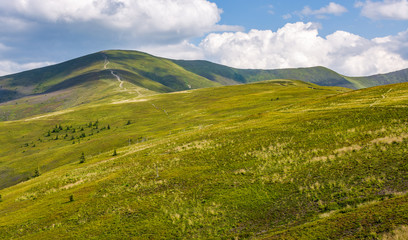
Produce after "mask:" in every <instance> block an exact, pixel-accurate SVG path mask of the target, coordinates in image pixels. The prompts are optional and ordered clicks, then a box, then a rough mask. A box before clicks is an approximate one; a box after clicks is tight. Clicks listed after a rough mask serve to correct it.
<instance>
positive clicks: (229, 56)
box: [200, 22, 408, 76]
mask: <svg viewBox="0 0 408 240" xmlns="http://www.w3.org/2000/svg"><path fill="white" fill-rule="evenodd" d="M407 42H408V31H406V32H402V33H400V34H398V35H397V36H388V37H385V38H381V39H380V38H375V39H365V38H363V37H361V36H358V35H355V34H352V33H348V32H344V31H336V32H334V33H333V34H330V35H328V36H326V37H325V38H323V37H321V36H319V32H318V27H316V25H315V24H313V23H303V22H298V23H293V24H291V23H288V24H286V25H285V26H284V27H282V28H280V29H278V30H277V31H276V32H273V31H271V30H262V31H261V30H251V31H249V32H248V33H244V32H236V33H219V34H218V33H212V34H209V35H208V36H207V37H206V38H205V39H204V40H203V41H202V42H201V44H200V48H201V49H202V51H203V52H204V54H205V57H206V58H207V59H210V60H212V61H215V62H218V63H221V64H225V65H229V66H233V67H238V68H263V69H273V68H290V67H311V66H325V67H329V68H331V69H333V70H335V71H338V72H339V73H342V74H347V75H351V76H358V75H369V74H376V73H385V72H391V71H395V70H400V69H402V68H408V56H407V55H408V53H407V50H406V49H407ZM404 51H405V54H404Z"/></svg>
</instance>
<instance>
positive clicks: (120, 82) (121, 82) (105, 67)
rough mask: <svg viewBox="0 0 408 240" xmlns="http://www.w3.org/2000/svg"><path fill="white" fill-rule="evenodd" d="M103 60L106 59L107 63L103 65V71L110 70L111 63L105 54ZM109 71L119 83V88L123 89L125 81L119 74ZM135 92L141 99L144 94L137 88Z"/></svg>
mask: <svg viewBox="0 0 408 240" xmlns="http://www.w3.org/2000/svg"><path fill="white" fill-rule="evenodd" d="M103 58H104V59H105V62H104V63H103V69H108V64H109V63H110V62H109V59H108V57H107V56H106V55H105V54H103ZM109 70H110V73H111V74H112V76H114V77H115V78H116V79H117V80H118V81H119V88H123V81H122V79H121V78H120V76H119V75H118V74H116V73H115V72H114V71H113V70H112V69H109ZM125 90H126V88H125ZM134 90H135V91H136V92H137V94H138V95H139V96H140V97H142V96H143V94H142V93H141V92H140V91H139V90H138V89H137V88H135V89H134Z"/></svg>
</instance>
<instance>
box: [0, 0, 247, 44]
mask: <svg viewBox="0 0 408 240" xmlns="http://www.w3.org/2000/svg"><path fill="white" fill-rule="evenodd" d="M0 5H2V7H1V8H0V13H2V15H6V16H7V15H8V16H13V19H3V21H8V22H10V23H11V24H12V21H14V22H15V23H16V24H17V23H19V25H20V26H21V25H22V22H25V23H27V24H28V23H48V24H71V25H75V24H80V25H81V28H84V25H85V26H86V25H87V24H89V28H87V30H90V31H92V28H91V26H93V27H95V26H99V27H102V28H106V29H108V30H110V31H113V32H121V33H127V34H128V35H132V36H133V37H134V36H136V35H142V34H143V35H149V38H150V41H151V39H152V38H153V37H152V36H154V35H156V36H158V37H160V38H161V39H162V40H163V38H164V39H178V40H182V39H185V38H188V37H196V36H201V35H203V34H205V33H207V32H211V31H227V30H235V31H236V30H239V29H241V28H240V27H237V26H225V25H218V24H217V23H218V22H219V21H220V19H221V17H220V14H221V13H222V10H221V9H219V8H218V7H217V5H216V4H215V3H212V2H209V1H207V0H149V1H143V0H58V1H55V0H13V1H9V0H0ZM16 18H17V20H18V21H17V20H16Z"/></svg>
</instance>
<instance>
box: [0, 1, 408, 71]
mask: <svg viewBox="0 0 408 240" xmlns="http://www.w3.org/2000/svg"><path fill="white" fill-rule="evenodd" d="M0 26H2V27H1V28H0V75H5V74H9V73H14V72H19V71H23V70H27V69H31V68H36V67H40V66H45V65H49V64H53V63H58V62H61V61H65V60H69V59H72V58H75V57H79V56H82V55H85V54H89V53H93V52H96V51H100V50H107V49H132V50H140V51H145V52H148V53H151V54H154V55H157V56H163V57H169V58H176V59H206V60H210V61H213V62H217V63H221V64H225V65H228V66H233V67H238V68H263V69H275V68H288V67H310V66H317V65H320V66H325V67H329V68H331V69H333V70H335V71H337V72H339V73H341V74H346V75H351V76H361V75H370V74H377V73H385V72H390V71H395V70H399V69H403V68H408V0H343V1H323V0H314V1H278V0H13V1H10V0H0Z"/></svg>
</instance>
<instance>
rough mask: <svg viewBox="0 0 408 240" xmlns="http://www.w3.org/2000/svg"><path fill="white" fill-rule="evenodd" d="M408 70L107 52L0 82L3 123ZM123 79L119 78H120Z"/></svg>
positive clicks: (398, 75) (387, 77)
mask: <svg viewBox="0 0 408 240" xmlns="http://www.w3.org/2000/svg"><path fill="white" fill-rule="evenodd" d="M407 73H408V70H402V71H399V72H394V73H389V74H382V75H375V76H369V77H359V78H355V77H346V76H342V75H340V74H338V73H336V72H334V71H332V70H330V69H327V68H324V67H312V68H297V69H277V70H256V69H235V68H230V67H227V66H223V65H219V64H214V63H211V62H207V61H183V60H170V59H164V58H159V57H155V56H152V55H149V54H146V53H142V52H137V51H119V50H115V51H102V52H98V53H94V54H90V55H87V56H83V57H80V58H77V59H73V60H70V61H67V62H63V63H60V64H56V65H53V66H48V67H44V68H39V69H34V70H30V71H26V72H22V73H17V74H12V75H8V76H4V77H0V121H7V120H16V119H22V118H25V117H30V116H34V115H38V114H44V113H52V112H54V111H60V110H65V109H68V108H71V107H75V106H80V105H84V104H90V103H92V104H95V103H109V102H114V101H119V100H125V99H128V98H133V97H138V96H139V97H141V96H146V95H152V94H157V93H165V92H174V91H183V90H189V89H198V88H206V87H217V86H222V85H236V84H243V83H251V82H258V81H264V80H272V79H292V80H301V81H306V82H310V83H315V84H317V85H320V86H339V87H347V88H351V89H361V88H366V87H372V86H377V85H384V84H390V83H399V82H406V81H407V80H408V75H407ZM118 78H119V79H118Z"/></svg>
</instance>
